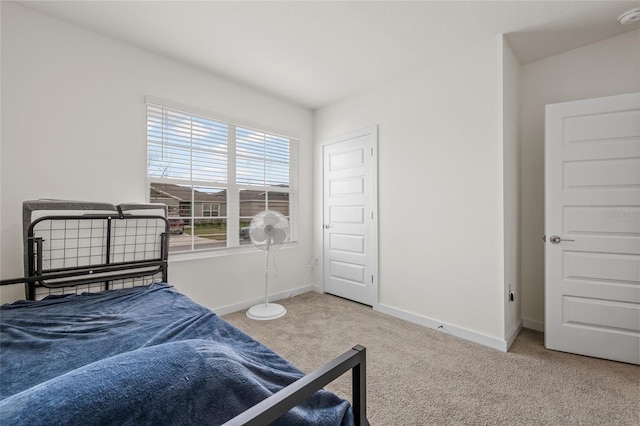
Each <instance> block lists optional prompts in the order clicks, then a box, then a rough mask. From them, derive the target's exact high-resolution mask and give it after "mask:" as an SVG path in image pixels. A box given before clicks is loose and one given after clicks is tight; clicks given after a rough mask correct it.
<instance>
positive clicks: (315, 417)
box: [0, 284, 353, 425]
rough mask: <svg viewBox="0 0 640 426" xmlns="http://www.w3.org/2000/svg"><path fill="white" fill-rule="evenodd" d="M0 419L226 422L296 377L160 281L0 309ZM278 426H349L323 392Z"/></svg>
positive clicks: (347, 415)
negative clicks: (143, 285)
mask: <svg viewBox="0 0 640 426" xmlns="http://www.w3.org/2000/svg"><path fill="white" fill-rule="evenodd" d="M0 320H1V328H0V332H1V334H0V364H1V371H0V424H2V425H53V424H55V425H63V424H64V425H73V424H78V425H80V424H82V425H93V424H95V425H98V424H100V425H106V424H114V425H116V424H117V425H142V424H154V425H162V424H166V425H186V424H190V425H193V424H207V425H215V424H221V423H224V422H225V421H227V420H229V419H231V418H233V417H234V416H235V415H237V414H239V413H240V412H242V411H244V410H246V409H247V408H249V407H250V406H252V405H255V404H256V403H258V402H260V401H262V400H263V399H265V398H267V397H268V396H270V395H272V394H274V393H275V392H277V391H278V390H280V389H282V388H283V387H285V386H287V385H289V384H291V383H293V382H294V381H295V380H297V379H298V378H300V377H302V376H303V373H302V372H301V371H299V370H298V369H297V368H295V367H294V366H293V365H292V364H290V363H289V362H287V361H286V360H284V359H283V358H282V357H280V356H279V355H277V354H275V353H274V352H273V351H271V350H270V349H268V348H267V347H265V346H264V345H262V344H260V343H259V342H257V341H255V340H253V339H252V338H251V337H249V336H248V335H246V334H245V333H243V332H242V331H240V330H238V329H237V328H235V327H233V326H232V325H230V324H229V323H227V322H226V321H224V320H222V319H221V318H219V317H218V316H216V315H215V314H214V313H212V312H211V311H209V310H208V309H206V308H204V307H202V306H200V305H197V304H196V303H194V302H193V301H191V300H190V299H189V298H187V297H186V296H184V295H182V294H180V293H178V292H176V291H175V290H173V289H172V288H171V286H169V285H167V284H153V285H151V286H149V287H137V288H131V289H124V290H116V291H109V292H104V293H95V294H83V295H69V296H64V297H49V298H47V299H45V300H42V301H38V302H27V301H22V302H16V303H14V304H11V305H4V306H2V307H1V308H0ZM276 424H281V425H306V424H308V425H325V424H326V425H351V424H353V416H352V413H351V406H350V404H349V403H348V402H347V401H345V400H343V399H340V398H338V397H337V396H336V395H334V394H332V393H330V392H327V391H324V390H322V391H319V392H317V393H316V394H314V395H313V396H312V397H311V398H310V399H308V400H307V401H305V403H303V404H301V405H299V406H298V407H296V408H294V409H293V410H291V411H290V412H289V413H287V414H285V415H284V416H283V417H281V418H280V419H279V420H278V422H277V423H276Z"/></svg>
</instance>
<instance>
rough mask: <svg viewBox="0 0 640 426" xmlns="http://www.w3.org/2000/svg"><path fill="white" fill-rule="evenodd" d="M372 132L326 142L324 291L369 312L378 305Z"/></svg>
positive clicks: (375, 189) (323, 147) (324, 145)
mask: <svg viewBox="0 0 640 426" xmlns="http://www.w3.org/2000/svg"><path fill="white" fill-rule="evenodd" d="M377 140H378V137H377V129H376V128H375V127H373V128H369V129H365V130H362V131H358V132H354V133H351V134H348V135H345V136H342V137H338V138H334V139H331V140H328V141H325V142H324V143H323V144H322V150H323V225H322V226H323V234H324V236H323V282H324V291H325V292H327V293H331V294H335V295H337V296H341V297H345V298H347V299H351V300H355V301H356V302H360V303H364V304H366V305H371V306H373V305H374V304H376V303H377V301H378V299H377V297H378V277H377V264H378V258H377V256H378V250H377V248H378V247H377V229H378V227H377V216H378V212H377V153H376V151H377Z"/></svg>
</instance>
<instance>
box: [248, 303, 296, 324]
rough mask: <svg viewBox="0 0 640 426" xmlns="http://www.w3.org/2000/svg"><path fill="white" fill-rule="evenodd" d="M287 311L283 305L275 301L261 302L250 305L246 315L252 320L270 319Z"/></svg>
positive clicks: (278, 316)
mask: <svg viewBox="0 0 640 426" xmlns="http://www.w3.org/2000/svg"><path fill="white" fill-rule="evenodd" d="M286 313H287V310H286V309H285V307H284V306H282V305H278V304H277V303H261V304H259V305H255V306H252V307H251V308H250V309H249V310H248V311H247V316H248V317H249V318H251V319H253V320H272V319H276V318H280V317H281V316H283V315H284V314H286Z"/></svg>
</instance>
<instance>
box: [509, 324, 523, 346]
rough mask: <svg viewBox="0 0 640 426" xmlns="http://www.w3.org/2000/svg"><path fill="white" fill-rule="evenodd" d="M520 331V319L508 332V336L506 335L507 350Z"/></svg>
mask: <svg viewBox="0 0 640 426" xmlns="http://www.w3.org/2000/svg"><path fill="white" fill-rule="evenodd" d="M520 331H522V321H520V322H519V323H518V325H517V326H516V327H515V328H514V329H513V330H511V333H509V337H507V351H509V348H510V347H511V345H513V341H514V340H516V337H518V334H520Z"/></svg>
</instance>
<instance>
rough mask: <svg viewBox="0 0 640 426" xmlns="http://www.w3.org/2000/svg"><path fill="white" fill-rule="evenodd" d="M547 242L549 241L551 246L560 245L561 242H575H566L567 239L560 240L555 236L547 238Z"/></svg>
mask: <svg viewBox="0 0 640 426" xmlns="http://www.w3.org/2000/svg"><path fill="white" fill-rule="evenodd" d="M549 241H551V243H552V244H560V242H562V241H575V240H568V239H566V238H565V239H564V240H563V239H562V238H560V237H559V236H557V235H552V236H551V238H549Z"/></svg>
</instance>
